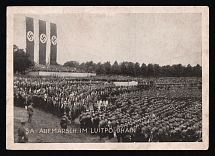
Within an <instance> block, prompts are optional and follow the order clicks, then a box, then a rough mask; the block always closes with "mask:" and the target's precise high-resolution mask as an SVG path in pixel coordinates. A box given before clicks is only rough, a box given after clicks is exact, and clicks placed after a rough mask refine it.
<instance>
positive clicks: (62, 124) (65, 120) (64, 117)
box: [60, 113, 68, 134]
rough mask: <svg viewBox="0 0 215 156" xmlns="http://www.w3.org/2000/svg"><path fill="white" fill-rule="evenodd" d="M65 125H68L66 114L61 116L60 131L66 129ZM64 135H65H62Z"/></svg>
mask: <svg viewBox="0 0 215 156" xmlns="http://www.w3.org/2000/svg"><path fill="white" fill-rule="evenodd" d="M67 123H68V118H67V116H66V113H64V114H63V116H62V117H61V119H60V126H61V128H62V129H67ZM63 134H65V133H63Z"/></svg>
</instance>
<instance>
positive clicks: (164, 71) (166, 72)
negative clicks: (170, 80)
mask: <svg viewBox="0 0 215 156" xmlns="http://www.w3.org/2000/svg"><path fill="white" fill-rule="evenodd" d="M63 66H64V67H73V68H76V69H77V70H81V71H83V72H96V74H97V75H103V74H104V75H124V76H135V77H201V76H202V67H201V66H200V65H199V64H197V65H196V66H191V65H190V64H188V65H187V66H183V65H181V64H175V65H166V66H160V65H159V64H152V63H149V64H148V65H147V64H145V63H142V64H141V65H140V63H138V62H136V63H133V62H121V63H118V62H117V61H115V62H114V63H113V64H112V65H111V63H110V62H105V63H101V62H99V63H94V62H93V61H90V62H84V63H81V64H79V63H78V62H76V61H68V62H66V63H64V65H63Z"/></svg>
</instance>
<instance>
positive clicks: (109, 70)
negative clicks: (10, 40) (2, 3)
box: [13, 45, 202, 77]
mask: <svg viewBox="0 0 215 156" xmlns="http://www.w3.org/2000/svg"><path fill="white" fill-rule="evenodd" d="M13 66H14V68H13V69H14V73H16V72H18V73H25V71H26V69H28V68H31V67H33V66H34V62H31V61H30V60H29V56H28V55H27V54H26V52H25V51H24V49H19V47H18V46H16V45H13ZM58 66H59V68H60V67H61V65H59V64H58ZM63 67H72V68H76V71H81V72H89V73H92V72H95V73H96V74H97V75H123V76H135V77H201V76H202V67H201V66H200V65H199V64H197V65H196V66H191V65H190V64H188V65H187V66H183V65H181V64H175V65H166V66H160V65H159V64H152V63H149V64H145V63H142V64H140V63H138V62H136V63H133V62H125V61H124V62H120V63H118V62H117V61H115V62H114V63H113V64H112V65H111V63H110V62H108V61H107V62H105V63H101V62H99V63H94V62H93V61H89V62H83V63H81V64H79V63H78V62H77V61H68V62H66V63H64V65H63Z"/></svg>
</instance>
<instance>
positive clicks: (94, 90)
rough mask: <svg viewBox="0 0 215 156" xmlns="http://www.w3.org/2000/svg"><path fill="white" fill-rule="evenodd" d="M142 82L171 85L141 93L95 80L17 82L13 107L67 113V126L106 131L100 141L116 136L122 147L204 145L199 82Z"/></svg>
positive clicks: (23, 79)
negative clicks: (69, 123) (135, 144)
mask: <svg viewBox="0 0 215 156" xmlns="http://www.w3.org/2000/svg"><path fill="white" fill-rule="evenodd" d="M143 81H147V82H149V81H153V82H154V85H156V83H157V84H159V83H160V82H162V83H167V84H171V85H169V87H168V89H162V90H157V89H156V87H155V88H151V90H141V89H140V88H139V87H138V86H124V87H123V86H115V85H114V84H113V83H111V82H108V81H104V80H96V79H95V78H94V79H92V80H90V79H88V80H85V81H83V80H76V79H66V78H45V77H44V78H39V77H15V78H14V105H15V106H19V107H24V106H25V105H29V103H30V102H33V103H34V107H37V108H39V109H41V110H43V111H46V112H50V113H52V114H55V115H57V116H59V117H61V116H62V115H63V114H64V112H66V114H67V116H68V118H69V119H70V120H71V121H74V120H75V119H77V118H78V119H79V121H80V127H81V128H88V129H94V130H95V131H96V129H102V128H104V129H107V131H105V132H106V133H99V134H100V137H106V136H108V137H109V138H112V137H114V136H115V137H117V139H118V141H123V142H157V141H159V142H162V141H202V140H201V138H202V136H201V132H202V95H201V89H199V88H198V87H195V86H194V84H198V83H199V82H201V79H197V78H156V79H155V78H154V79H151V80H149V79H145V80H143ZM174 83H176V84H181V86H183V87H175V86H174V85H173V84H174ZM184 84H186V85H184ZM110 129H113V131H110ZM131 129H132V130H133V131H132V130H131ZM118 130H120V131H118Z"/></svg>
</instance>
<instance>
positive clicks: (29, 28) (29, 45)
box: [26, 17, 34, 62]
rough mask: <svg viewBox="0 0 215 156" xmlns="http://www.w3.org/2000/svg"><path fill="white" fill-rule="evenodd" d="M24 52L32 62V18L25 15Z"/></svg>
mask: <svg viewBox="0 0 215 156" xmlns="http://www.w3.org/2000/svg"><path fill="white" fill-rule="evenodd" d="M26 53H27V54H28V55H29V59H30V60H31V61H32V62H34V19H33V18H30V17H26Z"/></svg>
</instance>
